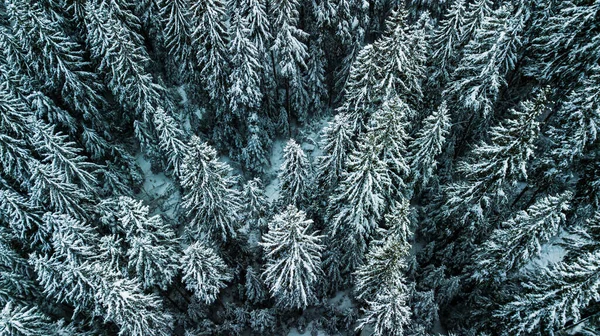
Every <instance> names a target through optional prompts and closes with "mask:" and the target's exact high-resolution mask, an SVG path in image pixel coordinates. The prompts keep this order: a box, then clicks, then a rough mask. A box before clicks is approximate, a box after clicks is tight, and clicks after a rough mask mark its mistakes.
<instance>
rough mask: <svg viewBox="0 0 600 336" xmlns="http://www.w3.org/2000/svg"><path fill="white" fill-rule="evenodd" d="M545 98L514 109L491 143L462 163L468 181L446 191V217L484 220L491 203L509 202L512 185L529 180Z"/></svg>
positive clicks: (542, 95)
mask: <svg viewBox="0 0 600 336" xmlns="http://www.w3.org/2000/svg"><path fill="white" fill-rule="evenodd" d="M545 95H546V94H545V92H544V91H542V92H540V93H539V94H538V95H537V97H536V98H535V100H533V101H525V102H523V103H522V104H521V106H520V107H519V109H518V110H514V109H513V110H511V116H510V118H509V119H507V120H505V122H503V123H501V125H499V126H496V127H493V128H492V129H491V130H490V137H491V141H490V142H489V143H485V142H482V143H480V144H479V145H477V146H476V147H475V148H474V149H473V150H472V151H471V154H470V155H469V156H468V157H467V159H465V160H464V161H462V162H461V163H459V166H458V171H459V172H461V173H462V174H463V175H464V176H465V177H466V181H464V182H458V183H453V184H451V185H449V186H447V187H446V188H445V193H446V199H447V201H446V203H445V204H444V205H443V206H442V209H443V210H442V211H443V212H444V213H445V216H457V217H458V218H460V221H461V222H462V221H464V220H466V219H467V218H469V216H470V215H473V216H474V218H475V219H476V220H477V221H481V220H482V219H483V218H482V217H483V216H485V213H486V212H487V211H488V210H489V208H490V206H491V204H494V202H498V201H499V202H504V201H505V200H506V199H507V194H508V192H509V191H510V188H507V187H508V186H510V185H511V184H512V183H514V182H515V181H517V180H518V179H526V178H527V164H528V162H529V160H530V158H531V157H532V156H533V154H534V149H535V145H536V144H535V141H536V139H537V138H538V136H539V122H538V117H539V116H540V115H542V113H543V112H544V109H545V107H546V104H547V101H546V97H545ZM459 209H461V210H459Z"/></svg>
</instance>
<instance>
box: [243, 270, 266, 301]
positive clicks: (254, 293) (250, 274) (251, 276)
mask: <svg viewBox="0 0 600 336" xmlns="http://www.w3.org/2000/svg"><path fill="white" fill-rule="evenodd" d="M245 289H246V297H248V300H250V302H252V303H260V302H262V301H264V300H265V299H266V297H267V293H266V288H264V284H263V281H262V279H261V278H260V274H259V273H257V272H256V271H255V270H254V268H252V266H248V269H247V270H246V287H245Z"/></svg>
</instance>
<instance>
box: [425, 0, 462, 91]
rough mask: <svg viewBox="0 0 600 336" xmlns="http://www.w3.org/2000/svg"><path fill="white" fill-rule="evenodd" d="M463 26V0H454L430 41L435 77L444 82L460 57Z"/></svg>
mask: <svg viewBox="0 0 600 336" xmlns="http://www.w3.org/2000/svg"><path fill="white" fill-rule="evenodd" d="M464 24H465V0H454V2H452V5H451V6H450V9H449V10H448V12H447V13H446V14H445V15H444V19H443V20H442V21H441V23H440V26H439V28H438V29H437V30H436V31H435V36H434V37H433V41H432V48H433V50H434V52H433V55H432V57H433V59H434V61H435V64H436V66H437V68H436V69H435V70H434V71H435V76H436V77H440V80H442V81H445V80H447V79H448V78H449V77H450V74H451V73H452V71H453V70H454V67H455V66H456V62H457V60H458V59H459V55H460V44H461V38H462V37H463V36H462V31H463V26H464Z"/></svg>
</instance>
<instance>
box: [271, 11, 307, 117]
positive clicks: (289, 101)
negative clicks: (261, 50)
mask: <svg viewBox="0 0 600 336" xmlns="http://www.w3.org/2000/svg"><path fill="white" fill-rule="evenodd" d="M299 7H300V3H299V1H298V0H276V1H273V4H272V6H271V13H270V14H271V17H272V20H273V32H274V33H273V36H274V41H273V46H272V47H271V50H272V51H273V52H274V54H275V59H276V63H277V69H278V73H277V77H278V78H279V79H280V80H281V82H282V85H283V87H284V88H285V100H284V106H285V109H286V111H287V117H288V120H289V119H290V117H292V116H293V117H295V118H297V119H298V121H300V122H305V121H306V117H307V116H308V115H307V110H306V108H307V103H308V94H307V92H306V82H305V77H304V73H305V71H306V61H307V59H308V56H309V55H308V48H307V46H306V44H305V43H304V40H306V38H307V37H308V34H307V33H306V32H304V31H303V30H302V29H300V28H299V27H298V26H299V19H300V12H299V9H300V8H299Z"/></svg>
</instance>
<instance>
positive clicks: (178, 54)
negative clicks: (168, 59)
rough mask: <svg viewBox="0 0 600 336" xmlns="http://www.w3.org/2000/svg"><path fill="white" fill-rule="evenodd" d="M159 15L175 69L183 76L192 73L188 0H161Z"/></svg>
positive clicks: (188, 75) (190, 23)
mask: <svg viewBox="0 0 600 336" xmlns="http://www.w3.org/2000/svg"><path fill="white" fill-rule="evenodd" d="M160 7H161V8H160V15H161V18H162V21H163V24H164V27H165V30H164V32H163V33H164V37H165V46H166V48H167V50H168V53H169V55H171V56H172V57H173V63H175V64H177V66H176V69H178V71H179V73H180V74H181V75H183V76H184V77H185V78H190V77H192V75H193V73H194V62H193V61H192V60H193V59H194V58H193V57H194V56H195V55H194V54H193V48H192V42H191V39H192V18H191V14H192V13H191V12H190V3H189V0H161V1H160Z"/></svg>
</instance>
